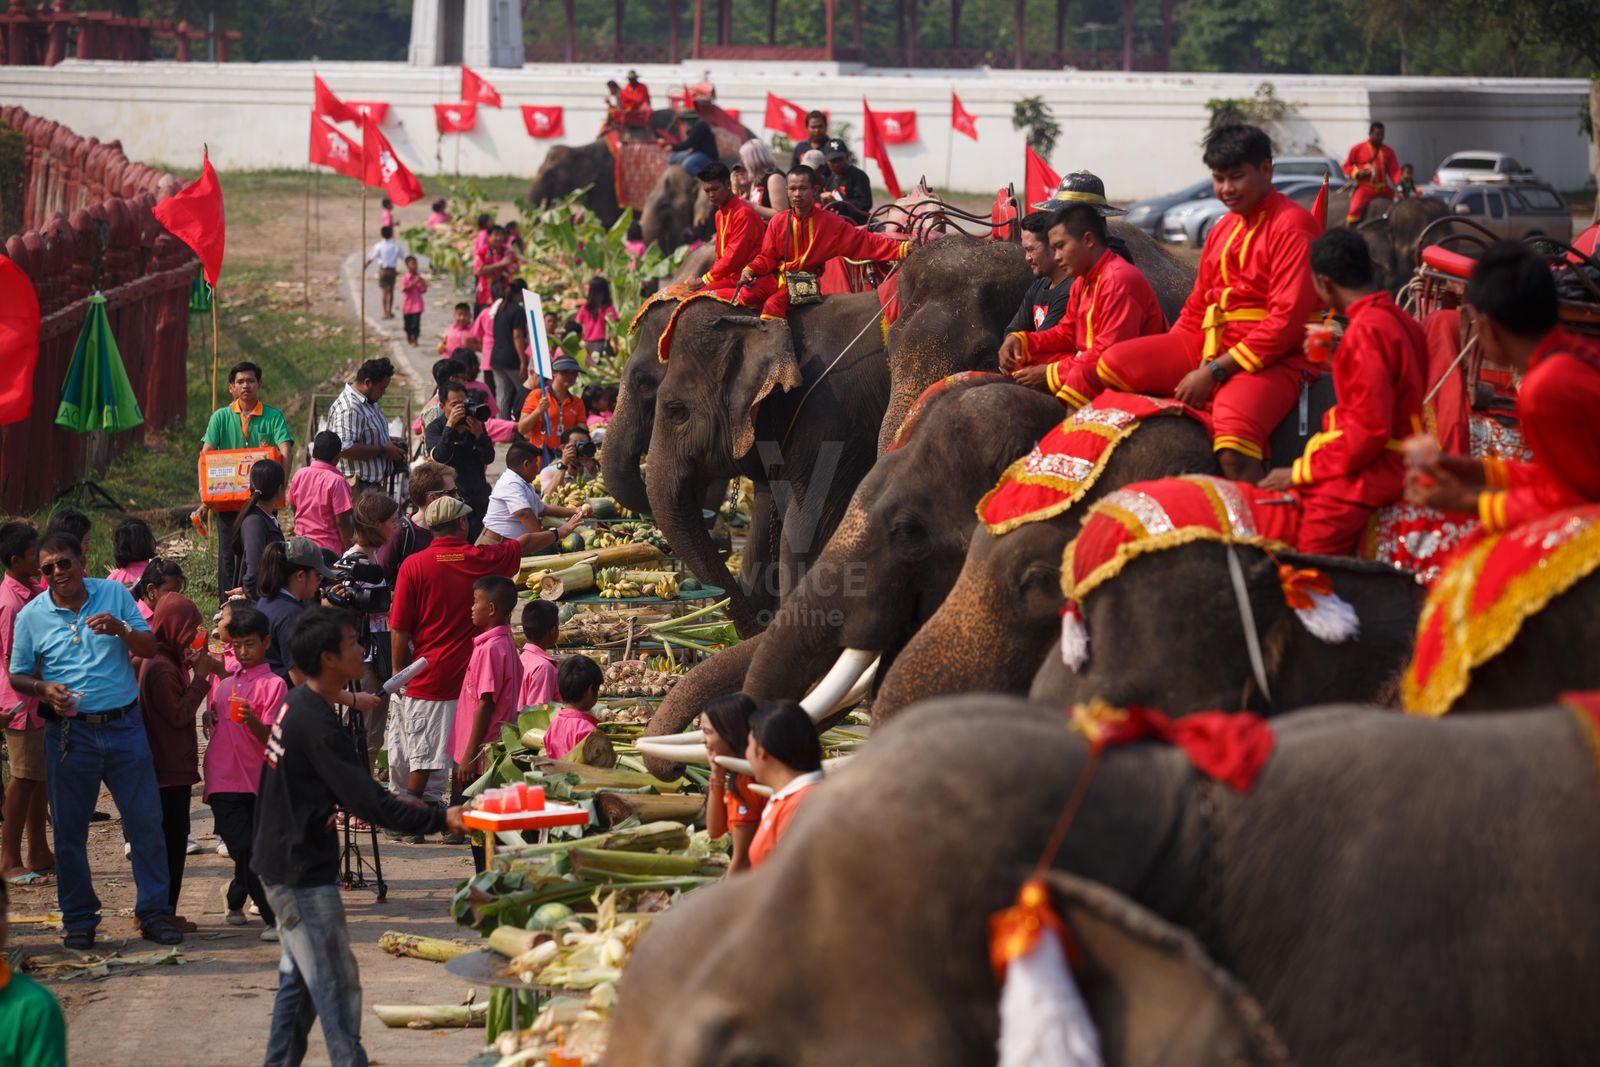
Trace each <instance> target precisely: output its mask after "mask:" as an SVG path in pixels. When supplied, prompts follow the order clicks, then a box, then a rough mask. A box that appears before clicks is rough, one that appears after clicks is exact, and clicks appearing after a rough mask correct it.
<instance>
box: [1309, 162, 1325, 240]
mask: <svg viewBox="0 0 1600 1067" xmlns="http://www.w3.org/2000/svg"><path fill="white" fill-rule="evenodd" d="M1311 217H1312V218H1314V219H1316V220H1317V229H1319V230H1323V231H1326V230H1327V228H1328V176H1327V175H1326V174H1324V175H1323V176H1322V188H1321V189H1318V190H1317V198H1316V199H1315V200H1313V201H1312V202H1311Z"/></svg>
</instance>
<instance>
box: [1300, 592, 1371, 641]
mask: <svg viewBox="0 0 1600 1067" xmlns="http://www.w3.org/2000/svg"><path fill="white" fill-rule="evenodd" d="M1295 614H1296V615H1298V616H1300V621H1301V622H1302V623H1304V624H1305V628H1306V629H1307V630H1310V631H1311V636H1313V637H1315V638H1317V639H1319V640H1321V641H1325V642H1327V643H1328V644H1330V645H1339V644H1343V643H1344V642H1346V641H1351V640H1354V639H1355V638H1356V637H1358V636H1360V634H1361V619H1360V618H1359V617H1358V616H1357V615H1356V609H1355V608H1353V607H1351V606H1350V604H1349V602H1348V601H1346V600H1342V599H1340V597H1339V594H1338V593H1312V594H1311V607H1310V608H1305V609H1301V608H1296V609H1295Z"/></svg>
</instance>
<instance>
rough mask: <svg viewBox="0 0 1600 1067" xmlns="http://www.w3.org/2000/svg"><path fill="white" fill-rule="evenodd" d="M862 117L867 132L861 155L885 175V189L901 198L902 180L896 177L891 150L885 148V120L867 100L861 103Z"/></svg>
mask: <svg viewBox="0 0 1600 1067" xmlns="http://www.w3.org/2000/svg"><path fill="white" fill-rule="evenodd" d="M861 115H862V117H863V119H865V122H864V124H863V125H864V126H865V130H864V131H863V132H862V134H861V154H862V155H863V156H864V157H866V158H867V159H870V160H872V161H873V162H874V163H876V164H877V165H878V171H879V173H881V174H882V175H883V187H884V188H885V189H887V190H889V195H890V196H892V197H894V198H895V199H897V200H898V199H899V198H900V180H899V179H898V178H896V177H895V176H894V164H892V163H890V162H889V150H888V148H886V147H884V142H885V140H886V138H885V137H884V135H883V118H882V116H879V115H874V114H873V113H872V109H871V108H870V107H868V106H867V102H866V100H865V99H863V100H862V101H861Z"/></svg>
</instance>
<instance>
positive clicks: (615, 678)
mask: <svg viewBox="0 0 1600 1067" xmlns="http://www.w3.org/2000/svg"><path fill="white" fill-rule="evenodd" d="M678 677H679V676H678V675H676V674H673V673H672V672H670V671H657V670H651V669H650V668H649V667H648V666H646V665H645V662H644V661H643V660H637V659H628V660H622V661H621V662H619V663H613V664H612V665H611V666H609V667H607V668H606V671H605V684H604V685H602V686H601V687H600V695H601V696H602V697H630V696H646V697H664V696H666V695H667V693H668V692H669V691H671V689H672V687H673V686H674V685H676V684H677V682H678Z"/></svg>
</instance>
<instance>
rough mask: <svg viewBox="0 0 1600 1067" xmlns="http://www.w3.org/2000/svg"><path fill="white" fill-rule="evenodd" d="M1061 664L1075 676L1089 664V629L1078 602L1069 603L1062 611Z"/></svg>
mask: <svg viewBox="0 0 1600 1067" xmlns="http://www.w3.org/2000/svg"><path fill="white" fill-rule="evenodd" d="M1061 662H1062V663H1065V664H1066V665H1067V667H1068V668H1070V669H1071V671H1072V673H1073V674H1081V673H1083V665H1084V664H1086V663H1088V662H1089V628H1088V627H1087V626H1085V625H1084V622H1083V609H1081V608H1080V607H1078V602H1077V601H1076V600H1069V601H1067V606H1066V607H1064V608H1062V609H1061Z"/></svg>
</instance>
